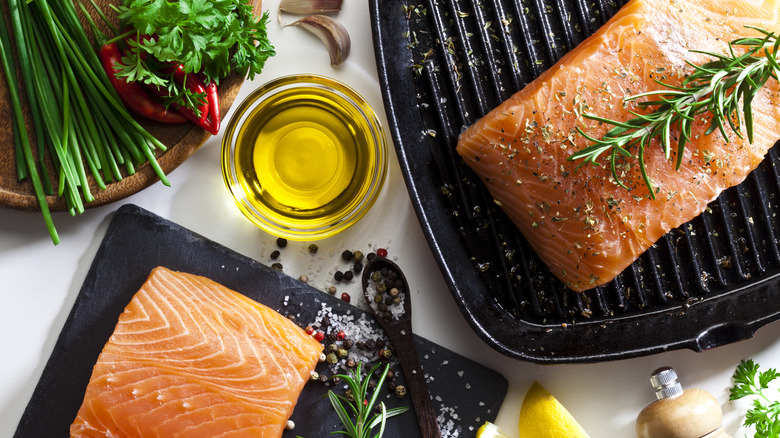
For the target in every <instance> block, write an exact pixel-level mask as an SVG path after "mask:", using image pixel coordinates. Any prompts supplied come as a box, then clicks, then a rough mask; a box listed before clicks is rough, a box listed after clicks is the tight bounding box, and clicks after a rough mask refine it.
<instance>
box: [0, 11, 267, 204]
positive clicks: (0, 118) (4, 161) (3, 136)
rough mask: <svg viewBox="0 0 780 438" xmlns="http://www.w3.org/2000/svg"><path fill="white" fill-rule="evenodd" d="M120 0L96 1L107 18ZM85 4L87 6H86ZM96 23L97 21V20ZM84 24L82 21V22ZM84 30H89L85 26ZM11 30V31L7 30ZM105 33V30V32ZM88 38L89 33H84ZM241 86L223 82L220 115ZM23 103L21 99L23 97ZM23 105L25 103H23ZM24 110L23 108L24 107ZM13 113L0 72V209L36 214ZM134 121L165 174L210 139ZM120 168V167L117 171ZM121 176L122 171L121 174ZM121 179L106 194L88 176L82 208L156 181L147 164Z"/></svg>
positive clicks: (196, 130)
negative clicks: (160, 147)
mask: <svg viewBox="0 0 780 438" xmlns="http://www.w3.org/2000/svg"><path fill="white" fill-rule="evenodd" d="M121 2H122V0H96V3H97V4H98V5H99V6H100V7H101V9H102V10H103V11H104V12H106V14H109V13H110V12H112V10H111V8H110V7H109V5H110V4H120V3H121ZM85 4H88V3H87V2H85ZM252 4H253V6H254V10H255V14H260V13H261V9H262V0H252ZM2 8H3V17H4V18H6V19H7V18H8V11H7V2H3V3H2ZM96 20H97V21H98V24H100V23H99V19H97V18H96ZM82 22H83V20H82ZM85 29H89V28H88V26H85ZM9 30H10V29H9ZM104 30H105V29H104ZM87 35H88V36H90V37H91V31H89V30H88V31H87ZM243 82H244V76H243V75H240V74H236V73H233V74H231V75H230V76H228V77H227V78H225V79H223V80H222V81H221V83H220V86H219V104H220V108H221V112H222V115H223V116H224V114H226V113H227V110H228V109H229V108H230V106H231V105H232V104H233V101H234V100H235V98H236V95H237V94H238V92H239V89H240V88H241V85H242V84H243ZM23 99H24V97H23ZM23 105H24V100H23ZM24 106H25V107H26V105H24ZM26 115H27V117H26V119H27V123H28V131H29V132H30V133H31V135H32V133H33V130H32V125H31V123H30V117H29V114H26ZM12 120H13V111H12V107H11V100H10V97H9V94H8V87H7V85H6V77H5V74H3V73H2V68H0V206H3V207H10V208H15V209H19V210H39V207H38V200H37V198H36V197H35V192H34V191H33V187H32V183H31V182H30V181H29V178H28V179H27V180H24V181H22V182H19V181H18V179H17V176H16V157H15V153H14V141H13V123H12ZM137 120H138V121H139V122H140V123H141V125H142V126H144V127H145V128H146V129H147V130H148V131H149V132H150V133H151V134H153V135H154V136H155V137H156V138H157V139H159V140H160V141H162V142H163V143H164V144H165V145H166V146H167V147H168V150H167V151H165V152H158V154H157V161H158V162H159V163H160V167H161V168H162V170H163V171H164V172H165V173H169V172H171V171H172V170H173V169H176V167H178V166H179V165H180V164H182V163H183V162H184V160H186V159H187V158H189V157H190V156H191V155H192V154H193V153H194V152H195V151H196V150H197V149H198V148H199V147H200V146H201V145H202V144H203V143H204V142H205V141H206V140H207V139H208V138H209V137H210V134H209V133H208V132H206V131H205V130H203V129H202V128H200V127H197V126H195V125H193V124H191V123H185V124H181V125H168V124H164V123H159V122H154V121H150V120H146V119H143V118H140V117H138V118H137ZM47 166H48V167H49V168H51V162H50V161H49V160H47ZM120 168H121V167H120ZM123 172H124V171H123ZM123 176H124V178H123V179H122V180H121V181H119V182H114V183H110V184H107V187H106V189H105V190H100V188H99V187H98V186H97V184H96V183H95V181H94V179H93V178H92V177H91V176H89V181H90V189H91V191H92V194H93V195H94V197H95V200H94V201H93V202H90V203H88V204H85V207H86V208H89V207H96V206H99V205H104V204H107V203H110V202H113V201H116V200H118V199H122V198H125V197H127V196H130V195H132V194H134V193H136V192H138V191H140V190H142V189H144V188H146V187H148V186H150V185H152V184H153V183H155V182H157V181H158V178H157V175H156V174H155V172H154V170H153V169H152V168H151V166H149V165H148V164H144V165H143V166H141V167H139V168H138V169H136V172H135V173H134V174H133V175H127V174H126V173H123ZM47 202H48V204H49V207H50V208H51V209H52V210H54V211H63V210H65V209H66V203H65V201H64V200H63V199H61V198H58V197H55V196H48V197H47Z"/></svg>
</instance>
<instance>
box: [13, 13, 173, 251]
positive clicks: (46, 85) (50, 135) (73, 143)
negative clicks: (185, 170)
mask: <svg viewBox="0 0 780 438" xmlns="http://www.w3.org/2000/svg"><path fill="white" fill-rule="evenodd" d="M8 9H9V15H10V17H9V22H10V31H11V32H12V33H13V37H14V40H15V43H16V44H15V46H14V47H12V46H11V42H10V33H11V32H9V31H8V30H9V29H7V28H5V24H4V23H3V25H2V28H0V39H1V40H2V53H3V58H4V60H3V61H4V62H3V64H4V65H3V70H4V73H5V77H6V84H7V85H8V86H9V92H10V94H11V100H12V105H13V108H14V115H15V119H14V138H15V140H14V142H15V144H17V146H16V159H17V167H18V172H17V173H18V176H19V177H20V179H24V178H27V177H29V179H30V180H31V182H32V185H33V189H34V192H35V195H36V197H37V199H38V203H39V206H40V209H41V212H42V213H43V216H44V220H45V222H46V226H47V228H48V230H49V234H50V236H51V239H52V241H53V242H54V243H55V244H57V243H59V237H58V235H57V232H56V230H55V228H54V225H53V223H52V219H51V216H50V213H49V209H48V201H47V200H46V198H45V195H51V196H55V195H56V196H59V197H61V198H63V199H64V200H65V203H66V205H67V207H68V210H69V212H70V213H71V214H72V215H75V214H77V213H82V212H83V211H84V202H90V201H92V200H93V199H94V196H93V194H92V193H91V191H90V181H89V179H88V177H89V176H91V177H92V179H93V180H94V182H95V184H96V185H97V186H98V187H99V188H101V189H102V188H105V186H106V182H111V181H115V180H119V179H121V178H122V177H123V175H122V172H121V170H120V168H121V167H124V168H125V172H126V173H127V174H132V173H134V172H135V168H136V166H137V165H140V164H141V163H149V165H150V166H151V167H152V169H154V171H155V172H156V174H157V175H158V177H159V178H160V180H161V181H162V182H163V183H164V184H166V185H167V184H168V182H167V179H166V178H165V175H164V174H163V172H162V169H160V167H159V165H158V163H157V161H156V159H155V155H154V154H155V151H157V150H165V149H166V147H165V145H164V144H163V143H161V142H160V141H159V140H157V139H155V138H154V137H153V136H152V135H151V134H150V133H149V132H147V131H146V130H145V129H144V128H143V127H142V126H141V125H140V124H139V123H138V122H137V121H136V120H135V119H134V118H133V117H132V115H131V114H130V113H129V112H128V111H127V109H126V108H125V106H124V105H123V104H122V102H121V101H120V100H119V97H118V96H117V94H116V91H115V90H114V88H113V86H112V85H111V83H110V81H109V79H108V76H107V75H106V74H105V71H104V70H103V68H102V66H101V64H100V60H99V59H98V57H97V55H96V54H95V52H94V50H93V47H92V44H91V42H90V41H89V39H88V38H87V36H86V33H85V31H84V28H83V27H82V25H81V23H80V21H79V16H78V14H77V12H76V8H75V6H74V4H73V2H70V1H52V2H50V1H49V0H33V1H22V0H9V1H8ZM12 49H15V52H16V54H17V55H18V60H19V63H18V65H14V64H13V62H12V60H11V57H10V52H9V51H10V50H12ZM17 67H18V75H19V76H18V77H19V80H17ZM19 83H21V85H22V86H23V88H24V91H25V93H24V94H25V95H26V102H25V103H27V106H28V108H29V110H30V117H31V120H32V126H33V129H34V134H35V141H36V142H37V154H33V152H32V150H31V138H32V136H31V135H29V134H28V132H27V128H26V126H25V124H24V123H23V122H22V121H21V120H20V119H19V111H20V110H21V104H22V101H21V100H20V99H21V98H20V97H19V96H20V93H19V91H20V88H22V87H20V86H19ZM46 162H50V164H51V166H47V165H45V163H46Z"/></svg>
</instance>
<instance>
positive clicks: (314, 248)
mask: <svg viewBox="0 0 780 438" xmlns="http://www.w3.org/2000/svg"><path fill="white" fill-rule="evenodd" d="M319 249H320V247H319V246H317V244H316V243H312V244H311V245H309V252H310V253H312V254H316V253H317V250H319Z"/></svg>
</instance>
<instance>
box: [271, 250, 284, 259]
mask: <svg viewBox="0 0 780 438" xmlns="http://www.w3.org/2000/svg"><path fill="white" fill-rule="evenodd" d="M280 255H282V253H280V252H279V250H276V249H275V250H273V252H271V259H272V260H276V259H278V258H279V256H280Z"/></svg>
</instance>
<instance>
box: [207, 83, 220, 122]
mask: <svg viewBox="0 0 780 438" xmlns="http://www.w3.org/2000/svg"><path fill="white" fill-rule="evenodd" d="M206 93H207V94H206V95H207V96H208V100H209V107H210V108H211V114H210V115H209V117H210V118H211V122H212V123H213V124H214V130H215V131H217V132H219V125H220V123H221V122H222V116H221V115H220V113H219V96H218V95H217V83H216V82H214V81H211V82H209V83H208V85H206Z"/></svg>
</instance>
